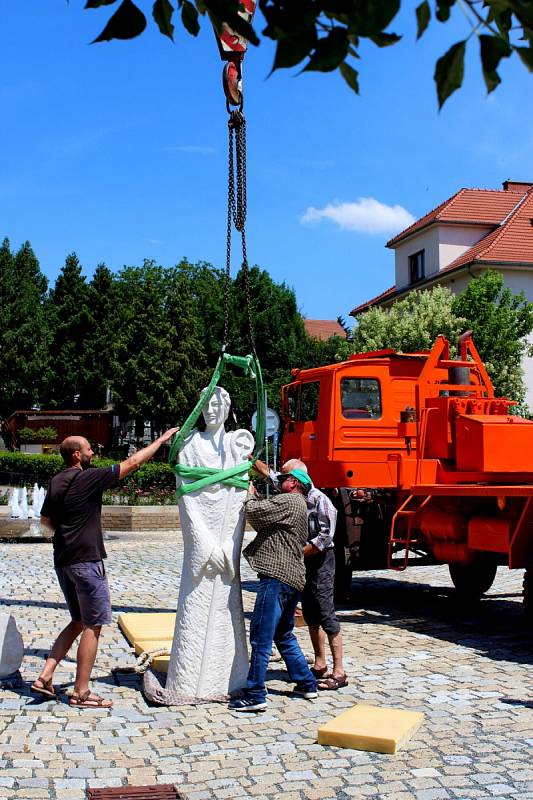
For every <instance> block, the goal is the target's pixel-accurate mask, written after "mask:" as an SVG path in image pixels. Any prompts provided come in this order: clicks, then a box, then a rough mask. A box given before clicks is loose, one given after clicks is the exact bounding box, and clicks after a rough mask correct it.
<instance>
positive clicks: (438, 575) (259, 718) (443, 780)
mask: <svg viewBox="0 0 533 800" xmlns="http://www.w3.org/2000/svg"><path fill="white" fill-rule="evenodd" d="M108 552H109V560H108V572H109V576H110V582H111V586H112V596H113V602H114V612H115V615H116V614H118V613H119V612H121V611H140V610H143V609H146V610H154V609H156V610H161V611H174V610H175V602H176V597H177V590H178V582H179V573H180V559H181V550H180V544H179V537H178V536H177V535H175V534H169V533H155V532H151V533H150V534H146V535H139V534H135V535H132V534H130V535H127V534H122V535H121V536H120V537H118V538H113V539H112V540H111V541H110V542H109V545H108ZM0 554H1V561H0V575H1V579H0V585H1V593H0V594H1V597H0V604H1V605H2V606H3V610H10V611H12V612H13V613H14V614H15V617H16V620H17V624H18V626H19V628H20V630H21V632H22V634H23V637H24V642H25V645H26V657H25V659H24V664H23V677H24V680H25V684H24V688H23V689H17V690H13V691H11V690H4V691H2V692H1V693H0V767H1V770H0V798H2V800H9V799H10V798H24V800H29V798H58V799H59V798H60V799H61V800H67V799H68V800H81V798H84V797H85V790H86V788H87V787H98V786H117V785H121V784H131V785H138V784H154V783H172V782H175V783H177V784H178V785H179V786H180V788H181V790H182V791H183V792H184V793H185V794H186V796H187V797H188V798H189V800H204V798H205V800H207V799H208V798H215V797H217V798H226V797H227V798H237V797H239V798H247V797H249V798H261V797H264V798H269V799H271V800H274V798H280V800H281V799H283V800H296V798H298V799H303V798H309V800H313V798H317V800H318V799H320V800H326V798H352V797H356V798H366V797H377V798H382V799H383V800H410V798H414V799H415V800H441V798H461V799H462V800H466V798H491V799H492V800H498V798H511V797H515V796H516V797H520V799H521V800H533V758H532V745H533V675H532V670H531V665H532V662H533V636H532V633H531V631H530V630H529V629H528V627H527V626H526V624H525V622H524V620H523V619H522V616H521V607H520V602H521V598H520V584H521V580H522V574H521V573H510V572H509V571H507V570H506V569H504V568H500V570H499V574H498V578H497V581H496V583H495V584H494V586H493V588H492V590H491V592H490V593H489V595H488V596H487V598H486V599H484V600H483V601H482V602H481V603H480V604H479V605H478V606H477V607H475V608H474V609H470V610H468V611H465V610H464V609H462V608H461V607H460V606H459V605H457V604H456V602H455V601H454V599H453V593H452V592H451V590H450V589H449V585H450V584H449V579H448V575H447V570H446V569H445V568H441V567H431V568H429V567H420V568H417V569H412V570H410V571H408V572H407V573H403V574H398V573H388V572H371V573H366V574H365V575H364V577H360V578H358V579H357V580H356V581H354V593H353V600H352V603H351V604H350V606H349V607H346V608H344V609H343V610H342V611H341V618H342V629H343V635H344V641H345V649H346V653H347V659H346V661H347V666H348V673H349V679H350V685H349V686H348V687H346V688H344V689H342V690H341V691H338V692H323V693H321V694H320V696H319V699H318V700H317V701H314V702H309V701H306V700H303V699H297V698H294V697H292V696H291V694H290V691H291V688H292V687H291V685H290V684H287V683H286V681H285V674H284V672H283V671H282V670H281V669H278V667H279V665H278V664H274V665H273V666H274V667H275V671H273V672H272V673H271V680H270V682H269V689H270V702H269V708H268V711H267V712H266V713H264V714H262V715H238V714H235V713H231V712H229V711H228V710H227V708H226V707H225V706H221V705H216V704H212V705H207V706H200V707H181V708H179V709H176V708H171V709H167V708H158V707H151V706H149V705H147V703H146V702H145V700H144V698H143V696H142V694H141V692H140V682H139V679H138V678H137V677H136V676H134V675H127V674H124V675H122V676H120V677H117V678H116V679H115V678H114V677H113V676H112V674H111V668H112V667H115V666H117V665H126V664H130V665H131V664H133V661H134V660H133V657H132V655H131V651H130V648H129V646H128V644H127V642H126V641H125V639H124V638H123V637H122V634H121V633H120V631H119V630H118V627H117V626H116V625H113V626H111V627H109V628H106V629H105V632H104V634H103V637H102V639H103V641H102V647H101V650H100V653H99V656H98V660H97V668H96V671H95V684H94V685H95V688H96V689H98V691H101V693H102V694H104V695H105V696H109V697H111V698H112V699H113V700H114V708H113V710H112V712H108V711H104V710H97V711H93V710H79V709H74V708H69V707H68V706H67V705H66V703H65V702H62V703H56V702H50V701H44V702H40V701H36V700H35V699H34V698H32V697H31V695H30V693H29V691H28V689H29V684H30V682H31V680H32V679H33V678H34V677H35V676H36V675H37V673H38V670H39V666H40V663H41V660H42V658H43V657H44V656H45V655H46V653H47V649H48V647H49V645H50V643H51V641H52V639H53V637H54V635H55V634H56V633H57V632H58V631H59V630H60V628H61V627H62V626H63V625H64V624H65V623H66V621H67V619H68V618H67V614H66V612H65V609H64V608H63V605H62V602H61V597H60V594H59V591H58V588H57V586H56V583H55V576H54V573H53V569H52V566H51V547H50V545H49V544H47V543H39V544H22V543H19V544H1V545H0ZM254 577H255V576H254V575H253V574H251V572H250V571H249V569H248V568H247V567H244V568H243V580H244V585H243V589H244V599H245V607H246V610H247V612H249V611H250V609H251V608H252V605H253V600H254V590H255V582H254ZM298 636H299V638H300V641H301V643H302V645H303V647H304V649H305V650H306V652H309V651H310V647H309V642H308V639H307V632H306V630H305V629H299V631H298ZM73 670H74V662H73V661H72V660H68V661H66V662H65V664H64V666H63V668H62V670H61V671H60V672H59V673H58V682H61V681H64V682H67V683H68V682H69V681H72V677H73ZM358 701H362V702H366V703H373V704H378V705H381V706H398V707H402V708H407V709H413V710H417V711H423V712H424V713H425V715H426V719H425V723H424V725H423V726H422V728H420V729H419V731H418V733H417V734H416V736H415V738H414V739H413V740H412V741H411V742H410V743H408V745H407V746H406V747H405V749H403V750H401V751H400V752H399V753H398V754H396V755H395V756H388V755H380V754H374V753H364V752H358V751H356V750H346V749H338V748H334V747H321V746H319V745H318V744H317V743H316V730H317V726H318V725H319V724H320V723H321V722H323V721H325V720H328V719H330V718H331V717H332V716H334V715H336V714H338V713H339V712H340V711H342V710H343V709H345V708H347V707H349V706H351V705H352V704H353V703H355V702H358Z"/></svg>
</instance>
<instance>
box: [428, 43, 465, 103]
mask: <svg viewBox="0 0 533 800" xmlns="http://www.w3.org/2000/svg"><path fill="white" fill-rule="evenodd" d="M465 48H466V41H463V42H457V44H454V45H452V47H450V49H449V50H448V52H447V53H445V54H444V55H443V56H441V57H440V58H439V60H438V61H437V64H436V66H435V76H434V77H435V83H436V84H437V96H438V98H439V108H442V106H443V105H444V103H445V102H446V100H447V99H448V97H449V96H450V95H451V94H452V93H453V92H455V90H456V89H459V88H460V87H461V86H462V84H463V78H464V74H465Z"/></svg>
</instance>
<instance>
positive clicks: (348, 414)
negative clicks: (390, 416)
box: [341, 378, 381, 419]
mask: <svg viewBox="0 0 533 800" xmlns="http://www.w3.org/2000/svg"><path fill="white" fill-rule="evenodd" d="M341 408H342V416H343V417H344V418H345V419H381V391H380V386H379V381H378V380H376V379H375V378H343V379H342V380H341Z"/></svg>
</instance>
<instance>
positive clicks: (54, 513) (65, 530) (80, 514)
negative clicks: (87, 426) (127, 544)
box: [31, 428, 178, 708]
mask: <svg viewBox="0 0 533 800" xmlns="http://www.w3.org/2000/svg"><path fill="white" fill-rule="evenodd" d="M177 431H178V428H171V429H170V430H168V431H166V433H164V434H163V435H162V436H160V437H159V439H156V440H155V442H152V444H150V445H148V447H145V448H144V449H143V450H139V452H138V453H134V455H132V456H130V458H128V459H127V460H126V461H123V462H122V463H121V464H113V465H112V466H111V467H95V468H94V469H88V467H90V466H91V459H92V457H93V455H94V453H93V451H92V448H91V445H90V444H89V442H88V441H87V439H85V438H84V437H83V436H69V437H68V438H67V439H65V440H64V441H63V442H62V443H61V445H60V448H59V452H60V453H61V456H62V458H63V461H64V463H65V469H63V470H62V471H61V472H59V473H58V474H57V475H54V477H53V478H52V480H51V481H50V483H49V485H48V491H47V493H46V497H45V500H44V503H43V507H42V510H41V522H42V523H43V524H44V525H46V526H48V527H49V528H50V529H51V530H53V531H54V538H53V546H54V566H55V570H56V574H57V578H58V581H59V585H60V586H61V589H62V591H63V595H64V597H65V601H66V604H67V607H68V610H69V612H70V616H71V621H70V622H69V624H68V625H67V626H66V628H64V629H63V630H62V631H61V633H60V634H59V636H58V638H57V639H56V641H55V642H54V645H53V647H52V649H51V651H50V655H49V656H48V658H47V659H46V661H45V664H44V667H43V669H42V671H41V674H40V675H39V677H38V678H37V679H36V681H35V682H34V683H33V685H32V687H31V688H32V690H33V691H34V692H37V693H38V694H40V695H44V696H45V697H50V698H54V697H55V696H56V692H55V689H54V686H53V682H52V681H53V676H54V672H55V670H56V667H57V665H58V664H59V662H60V661H61V660H62V659H63V658H64V657H65V656H66V654H67V653H68V651H69V650H70V648H71V646H72V645H73V643H74V641H75V640H76V639H77V638H78V636H79V635H80V634H81V638H80V642H79V645H78V654H77V658H76V679H75V682H74V690H73V692H72V695H71V696H70V699H69V704H70V705H71V706H77V707H78V708H111V706H112V702H111V701H110V700H105V699H104V698H102V697H99V696H98V695H97V694H95V693H94V692H92V691H91V690H90V688H89V680H90V678H91V672H92V668H93V666H94V662H95V659H96V653H97V650H98V640H99V637H100V632H101V629H102V625H109V624H110V622H111V600H110V596H109V586H108V583H107V577H106V572H105V567H104V559H105V558H107V554H106V551H105V547H104V537H103V533H102V523H101V518H100V514H101V508H102V493H103V492H104V490H105V489H114V488H115V487H116V486H118V483H119V481H120V480H121V479H122V478H125V477H126V476H127V475H129V474H130V472H133V470H135V469H137V467H140V466H141V464H144V463H145V462H146V461H148V460H149V459H150V458H152V456H153V455H155V453H156V452H157V450H159V448H160V447H161V445H162V444H164V443H165V442H168V441H169V440H170V439H171V438H172V436H174V434H175V433H176V432H177Z"/></svg>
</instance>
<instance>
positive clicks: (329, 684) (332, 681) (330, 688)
mask: <svg viewBox="0 0 533 800" xmlns="http://www.w3.org/2000/svg"><path fill="white" fill-rule="evenodd" d="M343 686H348V679H347V677H346V675H341V677H340V678H337V677H336V676H335V675H328V677H327V678H322V679H321V680H319V682H318V684H317V687H316V688H317V689H318V690H319V691H321V692H336V691H337V689H342V687H343Z"/></svg>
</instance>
